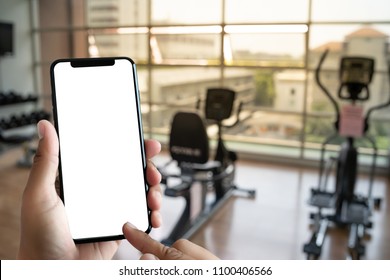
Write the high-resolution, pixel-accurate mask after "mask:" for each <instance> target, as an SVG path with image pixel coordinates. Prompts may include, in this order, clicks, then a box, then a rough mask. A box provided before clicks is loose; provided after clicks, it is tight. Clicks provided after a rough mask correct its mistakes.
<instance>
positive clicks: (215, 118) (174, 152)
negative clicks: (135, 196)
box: [159, 88, 255, 245]
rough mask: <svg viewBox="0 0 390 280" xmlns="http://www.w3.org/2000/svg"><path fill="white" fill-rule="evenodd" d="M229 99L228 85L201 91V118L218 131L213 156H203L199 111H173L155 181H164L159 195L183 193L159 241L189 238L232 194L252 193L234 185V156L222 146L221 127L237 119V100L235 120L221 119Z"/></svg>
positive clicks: (203, 133)
mask: <svg viewBox="0 0 390 280" xmlns="http://www.w3.org/2000/svg"><path fill="white" fill-rule="evenodd" d="M234 100H235V92H234V91H232V90H230V89H226V88H210V89H208V91H207V95H206V103H205V117H206V120H208V121H210V122H213V123H214V122H215V124H216V125H217V133H218V134H217V135H218V138H217V149H216V153H215V157H214V159H213V160H210V159H209V157H210V151H209V139H208V134H207V129H206V125H205V120H204V119H203V118H202V117H201V116H200V114H199V113H198V112H196V111H195V112H178V113H176V114H175V115H174V118H173V120H172V125H171V133H170V140H169V151H170V155H171V161H169V162H168V163H167V164H165V165H164V166H163V167H161V168H159V171H160V173H161V174H162V181H161V183H162V184H163V185H165V186H166V188H165V191H164V194H165V195H166V196H169V197H182V198H184V200H185V207H184V210H183V212H182V214H181V215H180V217H179V219H178V220H177V222H176V225H175V226H174V228H173V229H172V231H171V232H170V234H169V235H168V236H167V237H166V238H165V239H163V240H162V243H164V244H166V245H171V244H172V243H174V242H175V241H176V240H178V239H180V238H187V239H188V238H190V237H191V236H192V235H193V234H194V233H195V232H196V231H197V230H198V229H199V228H200V227H201V226H202V225H203V224H205V223H206V222H207V221H208V220H209V219H210V218H211V217H212V216H213V215H214V214H215V213H216V212H217V211H218V210H219V209H220V208H221V207H222V206H223V205H224V204H225V202H227V200H228V199H229V198H230V197H231V196H232V195H233V194H234V193H236V192H238V191H241V192H243V193H245V194H246V195H247V197H249V198H254V197H255V191H254V190H247V189H241V188H239V187H237V186H236V184H235V182H234V179H235V170H236V167H235V162H236V160H237V155H236V153H234V152H232V151H229V150H228V149H227V148H226V146H225V144H224V141H223V138H222V130H223V128H226V127H232V126H234V125H236V124H238V123H239V121H240V118H239V116H240V112H241V108H242V104H241V103H240V105H239V107H238V110H237V115H236V121H235V123H234V124H233V125H231V126H224V125H223V124H222V122H223V120H225V119H228V118H230V116H231V113H232V111H233V104H234ZM198 103H199V102H198ZM172 163H176V165H177V166H176V167H177V168H176V169H178V172H176V173H172V172H171V171H170V170H169V166H170V165H171V164H172ZM171 181H174V183H173V184H172V183H171ZM196 204H197V205H196Z"/></svg>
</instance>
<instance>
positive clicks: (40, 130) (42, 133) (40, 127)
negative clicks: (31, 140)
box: [37, 122, 45, 139]
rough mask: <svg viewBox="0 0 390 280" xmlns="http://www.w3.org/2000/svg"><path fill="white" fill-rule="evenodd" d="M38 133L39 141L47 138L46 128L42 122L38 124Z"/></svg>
mask: <svg viewBox="0 0 390 280" xmlns="http://www.w3.org/2000/svg"><path fill="white" fill-rule="evenodd" d="M37 131H38V137H39V139H42V138H43V137H44V136H45V128H44V127H43V125H42V123H41V122H38V123H37Z"/></svg>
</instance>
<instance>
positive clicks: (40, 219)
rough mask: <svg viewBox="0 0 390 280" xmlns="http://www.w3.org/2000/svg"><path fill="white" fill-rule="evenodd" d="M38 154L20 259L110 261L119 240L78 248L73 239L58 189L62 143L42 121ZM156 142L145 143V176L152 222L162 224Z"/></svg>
mask: <svg viewBox="0 0 390 280" xmlns="http://www.w3.org/2000/svg"><path fill="white" fill-rule="evenodd" d="M37 127H38V134H39V136H40V140H39V144H38V149H37V153H36V155H35V158H34V163H33V166H32V168H31V171H30V176H29V178H28V181H27V185H26V188H25V190H24V193H23V199H22V212H21V236H20V248H19V253H18V256H17V257H18V258H19V259H111V258H112V257H113V255H114V253H115V252H116V251H117V249H118V246H119V244H120V241H107V242H96V243H85V244H78V245H76V244H75V243H74V242H73V239H72V237H71V234H70V231H69V227H68V222H67V217H66V214H65V208H64V204H63V203H62V200H61V199H60V197H59V196H58V195H57V192H56V190H55V180H56V176H57V168H58V150H59V143H58V137H57V133H56V131H55V128H54V127H53V125H52V124H51V123H50V122H48V121H40V122H39V123H38V125H37ZM160 149H161V146H160V144H159V143H158V142H157V141H154V140H146V141H145V150H146V158H147V159H148V164H147V170H146V177H147V181H148V184H149V186H150V188H149V192H148V197H147V200H148V206H149V208H150V209H151V210H152V213H151V223H152V226H153V227H155V228H157V227H159V226H160V225H161V215H160V212H159V210H160V207H161V197H162V195H161V189H160V185H159V183H160V180H161V175H160V173H159V172H158V171H157V169H156V167H155V166H154V165H153V164H152V162H151V160H150V159H151V158H152V157H153V156H155V155H156V154H158V153H159V152H160Z"/></svg>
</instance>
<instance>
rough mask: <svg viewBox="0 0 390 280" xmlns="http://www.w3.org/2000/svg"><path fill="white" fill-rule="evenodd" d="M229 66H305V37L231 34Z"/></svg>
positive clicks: (227, 47) (227, 48) (227, 44)
mask: <svg viewBox="0 0 390 280" xmlns="http://www.w3.org/2000/svg"><path fill="white" fill-rule="evenodd" d="M224 53H225V63H226V64H228V65H258V66H284V67H288V66H299V67H301V66H303V65H304V53H305V35H304V34H280V33H273V34H272V33H271V34H268V33H267V34H266V33H264V34H229V35H226V37H225V46H224Z"/></svg>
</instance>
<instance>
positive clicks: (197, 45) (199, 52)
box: [150, 34, 221, 65]
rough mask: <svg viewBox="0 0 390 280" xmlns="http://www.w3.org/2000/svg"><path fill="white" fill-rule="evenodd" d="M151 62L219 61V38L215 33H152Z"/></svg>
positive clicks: (196, 62)
mask: <svg viewBox="0 0 390 280" xmlns="http://www.w3.org/2000/svg"><path fill="white" fill-rule="evenodd" d="M150 45H151V48H152V57H153V62H154V63H157V64H160V63H162V64H198V65H216V64H219V63H220V53H221V51H220V49H221V40H220V36H219V35H215V34H166V35H163V34H161V35H154V36H152V38H151V42H150Z"/></svg>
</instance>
